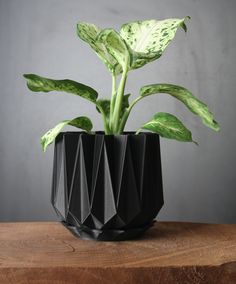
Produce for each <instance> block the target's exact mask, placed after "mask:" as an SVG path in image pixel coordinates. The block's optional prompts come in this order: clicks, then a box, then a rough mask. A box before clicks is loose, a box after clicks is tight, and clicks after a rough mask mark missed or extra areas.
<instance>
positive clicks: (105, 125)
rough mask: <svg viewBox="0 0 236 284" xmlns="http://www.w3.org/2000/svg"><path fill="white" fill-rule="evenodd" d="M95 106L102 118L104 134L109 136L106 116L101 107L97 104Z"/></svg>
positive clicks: (109, 131)
mask: <svg viewBox="0 0 236 284" xmlns="http://www.w3.org/2000/svg"><path fill="white" fill-rule="evenodd" d="M96 106H97V108H98V109H99V111H100V113H101V116H102V122H103V127H104V131H105V134H107V135H108V134H111V130H110V128H109V125H108V123H107V120H106V115H105V113H104V111H103V109H102V107H101V106H100V105H99V104H96Z"/></svg>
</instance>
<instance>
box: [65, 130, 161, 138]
mask: <svg viewBox="0 0 236 284" xmlns="http://www.w3.org/2000/svg"><path fill="white" fill-rule="evenodd" d="M135 133H136V132H135V131H123V132H122V133H121V134H105V132H104V131H102V130H101V131H100V130H98V131H94V132H93V133H88V132H86V131H61V132H60V134H64V135H65V134H67V135H73V134H85V135H89V136H96V135H97V136H98V135H99V136H136V137H137V136H140V135H145V136H146V135H150V136H151V135H157V136H159V134H157V133H154V132H144V131H142V132H139V133H138V134H135Z"/></svg>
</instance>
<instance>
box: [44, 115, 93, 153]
mask: <svg viewBox="0 0 236 284" xmlns="http://www.w3.org/2000/svg"><path fill="white" fill-rule="evenodd" d="M66 125H71V126H74V127H77V128H81V129H83V130H85V131H87V132H90V131H91V129H92V128H93V124H92V122H91V120H90V119H89V118H88V117H86V116H80V117H76V118H74V119H72V120H64V121H62V122H60V123H59V124H57V125H56V126H55V127H53V128H52V129H50V130H48V131H47V132H46V133H45V134H44V135H43V136H42V137H41V146H42V149H43V151H44V152H45V151H46V149H47V147H48V145H50V144H51V143H52V142H53V141H54V140H55V138H56V137H57V135H58V134H59V133H60V132H61V130H62V128H63V127H64V126H66Z"/></svg>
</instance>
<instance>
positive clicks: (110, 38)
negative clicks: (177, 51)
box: [24, 17, 219, 151]
mask: <svg viewBox="0 0 236 284" xmlns="http://www.w3.org/2000/svg"><path fill="white" fill-rule="evenodd" d="M187 19H189V17H186V18H183V19H166V20H162V21H156V20H147V21H135V22H130V23H127V24H124V25H123V26H122V27H121V29H120V31H119V32H117V31H115V30H114V29H110V28H109V29H100V28H98V27H97V26H95V25H93V24H89V23H84V22H79V23H78V24H77V35H78V36H79V38H80V39H82V40H83V41H84V42H86V43H87V44H89V45H90V47H91V48H92V49H93V50H94V51H95V53H96V54H97V55H98V56H99V58H100V59H101V60H102V61H103V62H104V64H105V65H106V67H107V68H108V70H109V71H110V73H111V77H112V91H111V98H110V99H105V98H100V97H99V96H98V93H97V91H95V90H94V89H93V88H91V87H89V86H86V85H84V84H81V83H78V82H75V81H72V80H67V79H66V80H52V79H48V78H44V77H41V76H38V75H34V74H25V75H24V77H25V78H26V79H27V85H28V88H29V89H30V90H31V91H34V92H51V91H60V92H66V93H71V94H74V95H77V96H80V97H82V98H84V99H86V100H88V101H90V102H91V103H93V104H94V105H95V107H96V109H97V111H98V112H99V113H100V114H101V117H102V121H103V126H104V131H105V134H106V135H111V134H121V133H122V132H123V131H124V128H125V125H126V122H127V119H128V117H129V115H130V112H131V110H132V109H133V107H134V106H135V105H136V103H138V102H139V101H140V100H142V99H144V98H145V97H147V96H151V95H154V94H158V93H166V94H169V95H171V96H172V97H174V98H176V99H178V100H179V101H181V102H182V103H184V104H185V105H186V107H187V108H188V109H189V110H190V111H191V112H192V113H194V114H196V115H198V116H199V117H200V118H201V120H202V122H203V123H204V124H205V125H206V126H208V127H210V128H212V129H213V130H215V131H218V130H219V125H218V123H217V122H216V121H215V120H214V118H213V114H212V113H211V112H210V111H209V109H208V107H207V105H206V104H205V103H203V102H201V101H200V100H198V99H197V98H196V97H194V96H193V94H192V93H191V92H190V91H189V90H187V89H185V88H183V87H180V86H177V85H172V84H165V83H159V84H152V85H147V86H144V87H141V89H140V94H139V96H138V97H136V98H135V99H134V100H133V101H132V102H131V103H129V99H130V94H125V85H126V80H127V75H128V72H129V71H131V70H133V69H137V68H140V67H142V66H144V65H146V64H147V63H149V62H152V61H154V60H156V59H158V58H159V57H160V56H161V55H162V53H163V52H164V50H165V49H166V47H167V46H168V45H169V43H170V42H171V41H172V39H173V38H174V36H175V34H176V32H177V30H178V28H179V27H180V28H183V29H184V31H185V32H186V31H187V27H186V24H185V21H186V20H187ZM118 77H120V80H119V84H117V83H118V82H117V81H118ZM65 125H71V126H75V127H77V128H80V129H83V130H85V131H87V132H89V133H91V130H92V127H93V125H92V122H91V120H90V119H89V118H88V117H85V116H79V117H77V118H74V119H72V120H64V121H62V122H60V123H59V124H58V125H56V126H55V127H54V128H52V129H50V130H49V131H48V132H47V133H46V134H44V135H43V136H42V138H41V145H42V148H43V150H44V151H45V150H46V148H47V146H48V145H49V144H51V143H52V142H53V141H54V139H55V138H56V136H57V135H58V134H59V133H60V131H61V130H62V128H63V127H64V126H65ZM142 129H145V130H149V131H151V132H155V133H158V134H159V135H160V136H162V137H166V138H171V139H176V140H178V141H186V142H194V141H193V139H192V134H191V132H190V131H189V130H188V129H187V127H185V126H184V124H183V123H182V122H181V121H180V120H179V119H178V118H177V117H175V116H174V115H172V114H169V113H164V112H160V113H156V114H155V115H154V116H153V117H152V118H151V119H150V120H149V121H148V122H146V123H145V124H143V125H142V126H141V127H140V129H138V130H137V132H136V133H137V134H138V133H139V132H140V131H141V130H142Z"/></svg>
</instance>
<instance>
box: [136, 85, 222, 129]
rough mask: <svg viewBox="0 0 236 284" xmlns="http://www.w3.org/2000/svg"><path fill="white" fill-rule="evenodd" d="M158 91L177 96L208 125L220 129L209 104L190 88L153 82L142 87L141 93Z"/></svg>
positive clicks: (146, 94) (151, 93) (148, 94)
mask: <svg viewBox="0 0 236 284" xmlns="http://www.w3.org/2000/svg"><path fill="white" fill-rule="evenodd" d="M156 93H167V94H169V95H171V96H173V97H175V98H177V99H178V100H180V101H181V102H182V103H184V104H185V105H186V106H187V107H188V109H189V110H190V111H191V112H193V113H194V114H196V115H198V116H199V117H200V118H201V119H202V122H203V123H204V124H205V125H206V126H208V127H210V128H212V129H213V130H215V131H219V129H220V126H219V124H218V123H217V122H216V121H215V120H214V117H213V114H212V113H211V112H210V111H209V109H208V107H207V105H206V104H205V103H203V102H201V101H200V100H199V99H197V98H196V97H194V96H193V94H192V93H191V92H190V91H189V90H187V89H185V88H183V87H181V86H177V85H172V84H153V85H148V86H144V87H142V88H141V89H140V94H141V96H142V97H145V96H150V95H153V94H156Z"/></svg>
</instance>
